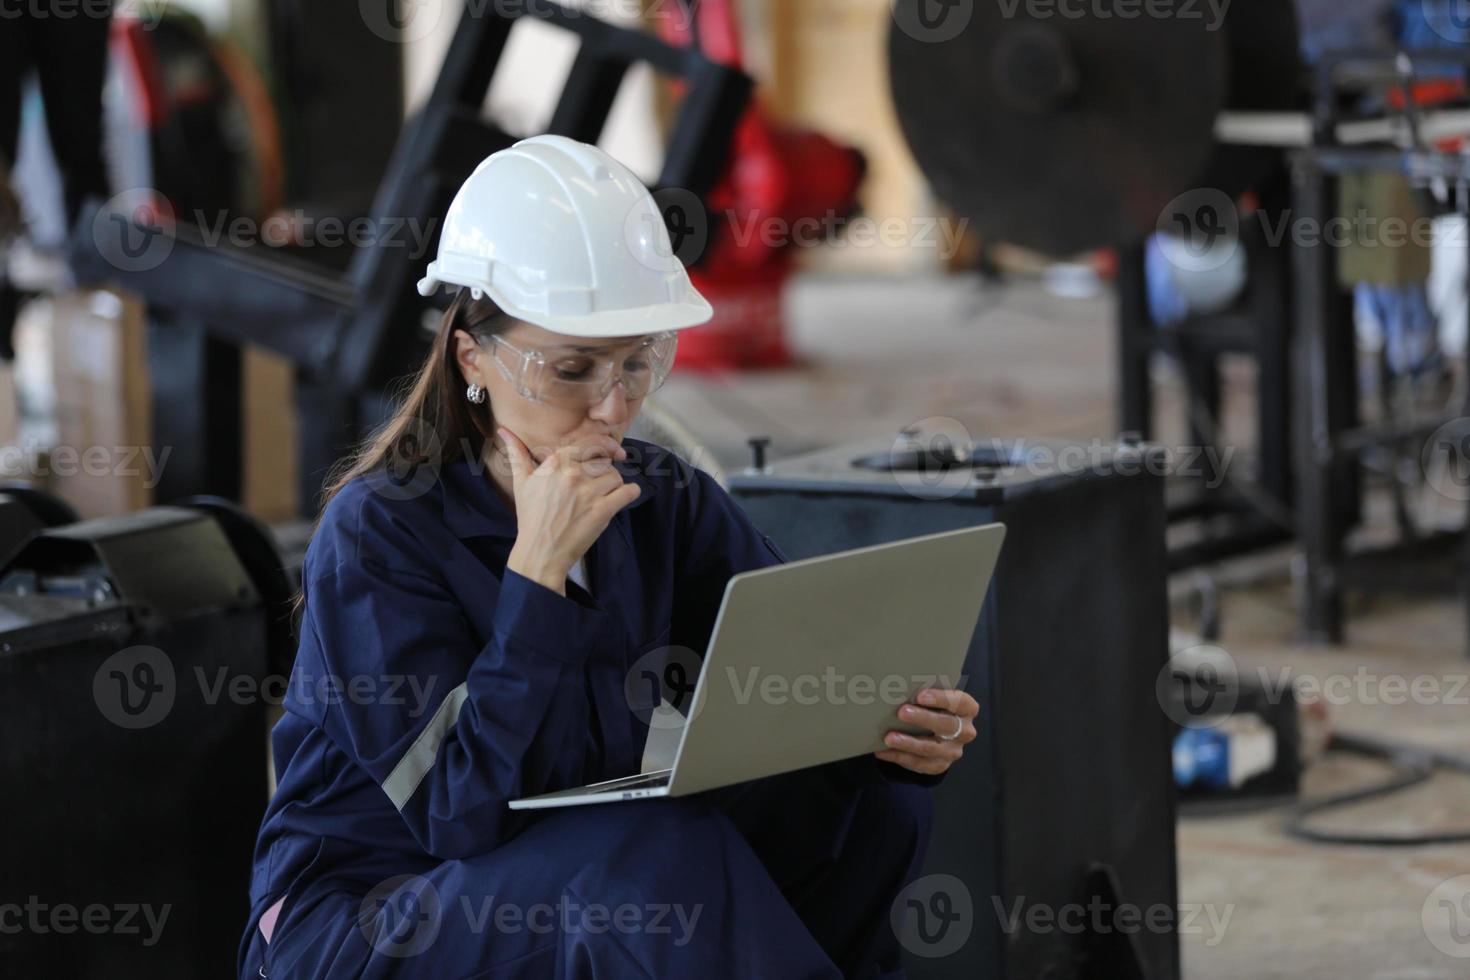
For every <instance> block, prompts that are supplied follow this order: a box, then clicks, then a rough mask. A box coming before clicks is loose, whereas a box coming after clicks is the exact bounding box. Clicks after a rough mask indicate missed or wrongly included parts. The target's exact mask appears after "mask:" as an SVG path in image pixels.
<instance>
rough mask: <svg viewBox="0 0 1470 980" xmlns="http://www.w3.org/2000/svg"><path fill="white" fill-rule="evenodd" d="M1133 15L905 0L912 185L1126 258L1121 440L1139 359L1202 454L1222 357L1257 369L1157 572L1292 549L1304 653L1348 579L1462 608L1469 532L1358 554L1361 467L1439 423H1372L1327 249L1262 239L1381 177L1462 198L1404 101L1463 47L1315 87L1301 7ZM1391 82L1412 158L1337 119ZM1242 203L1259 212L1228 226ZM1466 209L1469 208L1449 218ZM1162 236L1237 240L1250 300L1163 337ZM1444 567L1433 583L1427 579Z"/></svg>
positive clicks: (1139, 398) (998, 226) (1174, 486)
mask: <svg viewBox="0 0 1470 980" xmlns="http://www.w3.org/2000/svg"><path fill="white" fill-rule="evenodd" d="M1128 10H1129V8H1125V7H1124V6H1122V5H1118V6H1116V7H1115V6H1113V5H1107V4H1092V5H1087V4H1077V5H1075V6H1073V7H1069V8H1068V9H1067V11H1066V12H1065V15H1064V14H1063V12H1062V11H1061V8H1060V7H1058V8H1055V9H1054V8H1052V7H1051V6H1050V5H1031V4H1019V5H1005V4H1001V5H986V4H973V5H972V4H948V5H940V7H939V11H938V13H936V10H935V7H934V5H930V4H928V3H927V0H899V3H898V4H897V6H896V9H895V19H894V26H893V28H892V30H891V32H890V42H889V61H890V74H891V78H892V88H893V95H894V99H895V103H896V106H897V110H898V115H899V119H900V121H901V123H902V126H903V130H904V133H905V135H906V137H907V139H908V142H909V145H910V147H911V148H912V150H913V152H914V155H915V157H916V159H917V160H918V162H919V164H920V166H921V167H922V168H923V170H924V172H925V173H926V175H927V176H928V177H929V179H930V181H931V182H932V183H933V185H934V188H935V190H936V192H937V193H938V195H939V196H940V197H941V198H942V199H943V200H944V201H946V202H947V203H948V204H950V205H951V206H953V207H954V208H955V209H956V210H957V211H959V212H960V213H961V214H963V215H966V216H968V217H970V218H971V219H973V220H974V222H975V224H976V226H977V228H978V229H979V230H980V231H981V232H982V233H983V234H985V235H986V236H988V237H990V238H993V239H996V240H1001V241H1008V242H1012V243H1015V244H1019V245H1023V246H1028V247H1031V248H1034V249H1037V250H1039V251H1042V252H1047V253H1051V254H1072V253H1076V252H1080V251H1083V250H1087V249H1094V248H1101V247H1116V248H1117V249H1118V250H1119V255H1120V268H1119V289H1118V292H1119V307H1118V330H1119V333H1118V357H1119V360H1118V375H1117V376H1118V382H1119V383H1118V397H1119V423H1120V425H1119V428H1120V430H1121V431H1122V432H1124V433H1135V434H1137V435H1139V436H1140V437H1142V438H1144V439H1147V438H1149V437H1150V433H1151V431H1152V429H1153V418H1152V414H1153V398H1152V384H1151V381H1150V378H1149V364H1150V360H1151V358H1152V356H1153V355H1154V353H1155V352H1157V351H1165V352H1167V353H1169V354H1170V355H1172V357H1173V359H1174V360H1175V361H1176V363H1178V364H1179V365H1180V366H1181V369H1182V374H1183V377H1184V379H1185V382H1186V386H1187V388H1188V403H1189V418H1188V421H1189V429H1190V431H1191V433H1192V438H1193V440H1194V442H1195V444H1196V445H1198V446H1201V447H1205V446H1216V447H1218V446H1219V445H1220V440H1221V436H1220V433H1219V431H1218V429H1219V428H1220V427H1219V424H1218V421H1217V420H1218V419H1219V418H1220V405H1221V383H1220V377H1221V376H1220V368H1221V357H1222V355H1225V354H1229V353H1244V354H1248V355H1250V356H1251V357H1252V358H1253V359H1254V361H1255V363H1256V366H1257V369H1258V373H1257V385H1256V392H1257V426H1256V429H1257V445H1256V460H1255V462H1256V466H1255V471H1254V473H1250V474H1248V475H1244V474H1242V473H1239V472H1234V473H1231V474H1228V478H1226V479H1224V480H1223V481H1222V482H1221V484H1220V485H1218V486H1209V487H1206V486H1202V485H1196V482H1195V481H1185V480H1182V479H1179V480H1171V481H1170V488H1169V491H1170V492H1169V518H1170V519H1169V524H1170V531H1171V539H1173V546H1172V547H1171V549H1170V566H1171V568H1173V569H1176V570H1177V569H1184V568H1189V567H1192V566H1195V565H1198V564H1201V563H1205V562H1210V561H1213V560H1216V559H1219V558H1223V557H1227V556H1229V555H1232V554H1240V553H1243V552H1248V551H1253V550H1256V549H1259V548H1261V547H1265V546H1269V545H1273V544H1278V543H1283V542H1288V541H1292V540H1295V541H1296V542H1297V544H1298V546H1299V549H1300V552H1299V555H1298V561H1297V563H1296V565H1295V566H1294V569H1293V570H1294V573H1295V575H1296V578H1297V584H1298V587H1299V592H1300V599H1301V603H1300V604H1301V629H1302V634H1303V637H1304V638H1305V639H1307V640H1309V641H1327V642H1334V643H1335V642H1340V641H1341V638H1342V629H1343V627H1342V612H1341V606H1342V601H1341V595H1342V592H1343V589H1344V588H1345V587H1346V586H1347V585H1349V584H1351V585H1353V586H1355V587H1371V588H1383V587H1390V588H1408V589H1411V590H1422V588H1423V587H1424V585H1425V582H1426V580H1427V579H1433V580H1434V581H1435V582H1436V583H1437V584H1438V585H1439V586H1443V584H1444V583H1446V582H1451V583H1455V585H1454V587H1455V588H1456V589H1457V590H1459V591H1464V592H1467V594H1470V575H1467V574H1466V571H1465V568H1464V565H1465V561H1464V559H1463V556H1462V555H1461V552H1462V551H1463V548H1462V546H1461V545H1460V543H1459V542H1460V541H1461V540H1462V539H1463V538H1464V537H1465V535H1463V534H1462V533H1461V532H1459V531H1455V532H1451V533H1449V534H1436V533H1428V532H1426V531H1425V529H1423V528H1416V527H1414V526H1413V523H1412V522H1411V521H1407V520H1403V519H1401V520H1400V521H1399V524H1400V539H1401V540H1400V542H1399V543H1397V544H1396V545H1394V546H1391V547H1389V548H1386V549H1383V548H1380V549H1376V550H1374V551H1371V552H1370V551H1360V552H1354V553H1349V552H1348V549H1347V547H1346V544H1345V541H1346V539H1347V537H1348V535H1349V533H1350V532H1351V531H1352V530H1353V529H1354V527H1355V526H1356V525H1357V524H1359V523H1360V522H1361V517H1362V512H1363V506H1364V501H1363V484H1364V479H1365V477H1364V471H1363V470H1364V468H1363V465H1362V460H1363V459H1364V458H1365V454H1367V453H1370V452H1378V453H1383V454H1389V455H1391V456H1392V457H1393V458H1394V459H1395V460H1397V459H1398V458H1399V457H1403V456H1407V457H1417V455H1418V454H1417V449H1418V448H1419V447H1420V446H1423V445H1424V443H1425V438H1426V437H1427V436H1429V435H1430V433H1432V432H1434V431H1435V430H1436V429H1437V428H1438V427H1439V426H1441V425H1443V424H1444V423H1445V422H1446V421H1447V418H1435V419H1433V420H1430V421H1429V422H1427V423H1426V422H1423V421H1422V420H1415V422H1414V424H1411V425H1410V424H1404V422H1403V420H1399V419H1389V420H1387V421H1385V422H1380V423H1377V424H1365V423H1364V421H1363V419H1362V418H1360V414H1359V408H1358V404H1357V401H1358V397H1357V396H1358V388H1359V379H1358V370H1357V363H1356V360H1355V346H1354V343H1353V332H1354V331H1353V322H1352V317H1351V304H1350V297H1349V294H1348V292H1347V290H1346V289H1345V288H1344V287H1343V286H1342V285H1341V284H1339V282H1338V281H1337V280H1336V279H1335V277H1333V276H1332V275H1331V266H1332V261H1333V249H1331V248H1329V247H1326V246H1323V247H1317V248H1310V247H1305V248H1298V247H1294V241H1293V236H1292V235H1291V234H1284V235H1281V236H1280V237H1273V236H1272V235H1270V234H1267V233H1266V232H1267V230H1268V229H1273V228H1275V229H1280V228H1284V227H1288V225H1287V223H1289V222H1296V223H1300V222H1301V221H1303V220H1307V221H1313V220H1315V221H1319V222H1320V221H1322V220H1324V219H1326V218H1328V217H1330V216H1331V215H1332V211H1331V210H1330V207H1329V203H1330V202H1331V201H1333V200H1334V194H1335V192H1336V181H1337V178H1338V176H1339V175H1340V174H1342V173H1345V172H1360V173H1361V172H1366V171H1369V170H1377V171H1383V170H1390V171H1395V172H1399V173H1403V174H1407V175H1409V176H1411V178H1412V179H1414V180H1416V181H1419V182H1420V183H1421V184H1423V183H1427V182H1429V181H1430V180H1431V179H1439V180H1447V181H1449V182H1450V183H1451V184H1455V183H1456V182H1461V186H1462V188H1463V180H1464V169H1465V168H1464V165H1463V157H1459V156H1458V155H1457V154H1446V153H1439V152H1435V151H1433V150H1432V149H1429V148H1428V147H1427V146H1426V142H1425V141H1424V140H1422V139H1420V130H1419V128H1418V126H1417V125H1416V119H1415V110H1414V108H1413V102H1414V95H1413V92H1412V88H1413V84H1414V82H1415V81H1416V80H1417V77H1418V76H1417V74H1416V71H1417V69H1416V67H1415V66H1417V65H1419V64H1422V63H1433V64H1437V65H1442V64H1443V63H1445V62H1450V63H1453V64H1456V65H1464V63H1465V61H1466V59H1465V58H1464V56H1463V54H1462V52H1449V53H1446V52H1440V51H1434V52H1428V53H1421V54H1422V57H1417V56H1416V53H1413V52H1401V51H1393V50H1388V51H1374V52H1366V53H1365V52H1349V53H1346V54H1333V53H1328V54H1327V55H1324V56H1323V57H1322V58H1321V59H1320V61H1319V63H1318V64H1317V65H1315V66H1312V67H1313V68H1314V70H1315V72H1316V84H1315V86H1314V85H1313V84H1312V81H1311V78H1312V75H1311V72H1310V71H1309V68H1308V66H1307V65H1305V64H1304V62H1303V60H1302V57H1301V55H1300V54H1299V52H1298V49H1299V30H1298V18H1297V14H1296V10H1295V4H1293V3H1291V2H1285V0H1249V2H1236V3H1233V4H1229V5H1225V7H1224V8H1223V9H1220V10H1218V11H1213V12H1207V11H1205V10H1204V9H1203V5H1200V6H1199V7H1197V8H1194V10H1193V11H1192V12H1190V13H1189V14H1187V15H1186V13H1185V10H1186V8H1185V7H1184V6H1180V7H1178V8H1177V9H1175V10H1174V13H1175V14H1176V16H1167V17H1159V16H1152V15H1149V14H1148V13H1147V12H1142V13H1140V14H1139V15H1138V16H1131V15H1129V13H1128ZM1217 18H1218V22H1216V20H1217ZM1349 62H1351V64H1348V63H1349ZM1375 62H1376V63H1375ZM1345 68H1346V69H1351V70H1348V71H1344V70H1342V69H1345ZM1385 73H1386V75H1387V77H1388V79H1389V80H1390V83H1394V80H1395V79H1397V83H1398V84H1399V85H1400V87H1401V88H1402V91H1403V94H1404V97H1405V104H1406V105H1407V106H1408V107H1409V108H1408V110H1407V111H1406V113H1405V116H1406V119H1405V123H1406V125H1405V126H1404V127H1403V129H1404V131H1405V132H1404V134H1403V135H1406V136H1407V137H1408V138H1409V139H1410V140H1411V142H1412V148H1411V149H1410V150H1409V151H1408V152H1405V153H1401V152H1399V151H1398V150H1397V149H1388V150H1387V151H1384V150H1383V148H1382V147H1381V146H1380V148H1379V149H1378V150H1374V149H1372V148H1369V147H1366V146H1362V145H1354V146H1347V145H1344V143H1345V142H1346V141H1348V140H1350V139H1358V138H1359V137H1357V136H1350V135H1349V130H1350V129H1351V128H1352V127H1350V126H1342V125H1340V124H1341V123H1344V122H1355V123H1362V122H1363V120H1361V119H1359V120H1354V119H1351V118H1349V116H1350V114H1351V112H1352V111H1353V107H1354V106H1355V105H1357V104H1359V103H1360V102H1361V101H1362V100H1361V99H1359V97H1358V96H1359V94H1360V91H1359V89H1360V88H1361V87H1362V84H1363V79H1365V78H1367V79H1370V80H1371V81H1372V83H1373V84H1380V85H1381V84H1382V79H1383V78H1384V76H1385ZM1461 74H1462V75H1463V71H1462V72H1461ZM1354 85H1357V86H1359V89H1355V88H1354ZM937 92H944V93H945V97H944V98H935V97H934V95H935V93H937ZM1379 112H1380V114H1381V110H1379ZM1394 121H1395V120H1393V119H1388V120H1383V119H1376V120H1372V119H1370V120H1368V122H1369V123H1370V128H1371V126H1373V125H1378V124H1382V125H1379V126H1378V128H1380V129H1381V130H1382V133H1381V134H1380V136H1379V137H1378V138H1379V139H1380V140H1381V139H1384V138H1386V137H1393V136H1395V135H1396V129H1395V127H1394V126H1392V125H1390V124H1391V123H1393V122H1394ZM1283 131H1284V132H1286V133H1287V135H1286V136H1282V135H1281V134H1282V132H1283ZM1263 133H1264V134H1265V135H1261V134H1263ZM1375 153H1376V158H1375V156H1374V154H1375ZM1349 158H1351V160H1352V161H1356V162H1348V160H1349ZM1246 192H1250V197H1251V198H1252V199H1253V207H1254V210H1241V209H1239V207H1238V203H1237V202H1238V201H1239V200H1240V199H1241V198H1242V196H1243V195H1244V194H1245V193H1246ZM1465 196H1466V195H1465V194H1464V192H1463V189H1462V190H1461V192H1460V194H1459V199H1458V201H1457V202H1456V206H1458V207H1459V208H1461V209H1462V210H1463V209H1464V208H1465V207H1466V206H1467V205H1466V202H1465V200H1464V198H1465ZM1212 202H1224V203H1223V204H1218V203H1212ZM1166 229H1172V230H1176V231H1182V232H1183V233H1184V235H1185V236H1186V238H1187V240H1188V241H1189V242H1190V243H1191V244H1195V243H1197V242H1198V241H1199V239H1201V238H1208V239H1211V240H1213V239H1214V238H1215V237H1216V236H1218V235H1219V234H1229V235H1235V236H1237V237H1238V241H1237V244H1238V247H1239V248H1240V249H1242V250H1243V251H1244V253H1245V256H1246V261H1247V265H1248V268H1249V279H1248V288H1247V290H1246V292H1245V294H1244V295H1243V296H1242V297H1241V299H1240V300H1239V301H1238V302H1236V303H1235V304H1234V305H1233V306H1231V307H1230V308H1229V309H1226V310H1224V311H1222V312H1217V313H1210V314H1198V315H1193V316H1190V317H1188V318H1187V319H1186V320H1185V321H1184V322H1182V323H1178V324H1176V325H1172V326H1161V325H1159V324H1157V323H1155V322H1154V320H1153V318H1152V316H1151V314H1150V311H1149V308H1148V305H1147V302H1146V299H1145V295H1146V288H1145V253H1144V241H1145V239H1146V238H1147V237H1148V236H1149V235H1150V234H1152V233H1154V232H1156V231H1163V230H1166ZM1459 412H1460V409H1459V406H1455V411H1454V412H1452V413H1451V415H1454V414H1459ZM1451 441H1458V440H1451ZM1450 452H1451V454H1452V456H1453V454H1454V453H1456V452H1460V453H1463V447H1462V446H1459V445H1456V446H1452V447H1451V448H1450ZM1455 458H1456V459H1458V457H1455ZM1394 465H1395V466H1396V465H1398V464H1397V463H1395V464H1394ZM1208 476H1209V477H1212V478H1220V477H1226V476H1227V474H1208ZM1397 479H1398V476H1397V474H1396V473H1394V474H1391V475H1390V483H1394V481H1396V480H1397ZM1394 489H1395V492H1397V485H1396V484H1394ZM1399 510H1400V516H1401V517H1402V512H1403V508H1402V507H1400V508H1399ZM1435 560H1438V568H1437V574H1435V575H1425V574H1423V572H1424V570H1425V569H1426V568H1428V567H1429V565H1430V563H1431V562H1433V561H1435ZM1456 563H1458V564H1459V566H1460V567H1459V568H1458V569H1456V568H1454V567H1453V566H1454V565H1455V564H1456ZM1446 571H1447V574H1446ZM1211 625H1212V624H1209V623H1207V625H1206V629H1207V631H1208V630H1209V629H1210V628H1211ZM1207 635H1208V632H1207Z"/></svg>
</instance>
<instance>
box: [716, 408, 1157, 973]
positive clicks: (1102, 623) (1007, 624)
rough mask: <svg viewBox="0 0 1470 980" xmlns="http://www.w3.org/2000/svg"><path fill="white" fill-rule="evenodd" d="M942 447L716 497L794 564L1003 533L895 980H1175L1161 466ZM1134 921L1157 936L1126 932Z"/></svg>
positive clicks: (878, 445) (791, 465) (1075, 448)
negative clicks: (971, 704)
mask: <svg viewBox="0 0 1470 980" xmlns="http://www.w3.org/2000/svg"><path fill="white" fill-rule="evenodd" d="M943 428H944V427H943V426H940V427H939V430H936V431H924V430H923V429H918V430H912V431H907V432H906V433H905V434H903V435H902V436H900V438H899V439H898V440H897V441H896V442H895V441H892V440H885V439H879V440H874V441H872V442H870V443H861V444H856V445H850V446H843V447H840V448H837V449H832V450H826V451H822V452H818V453H814V454H811V455H806V456H800V457H796V458H792V459H787V460H783V461H781V462H778V463H776V464H774V465H772V466H770V467H766V466H764V465H763V461H762V460H761V459H759V458H758V459H757V461H756V462H755V464H754V466H753V467H751V468H750V469H748V470H746V471H744V472H743V473H738V474H735V473H732V474H731V477H730V490H731V493H732V494H733V495H734V496H735V498H736V499H737V500H738V501H739V502H740V505H741V507H742V508H743V509H744V510H745V511H746V513H748V514H749V515H750V517H751V519H752V520H753V521H754V522H755V524H756V525H757V526H758V527H759V528H761V530H762V531H764V532H766V533H767V534H769V535H770V536H771V537H772V538H773V539H774V540H775V541H776V543H777V544H779V545H780V546H781V548H782V549H783V550H784V551H785V552H786V553H787V554H788V555H789V556H790V557H791V558H792V559H801V558H809V557H812V556H814V555H820V554H826V553H830V552H834V551H841V550H844V549H847V548H856V547H862V546H864V545H871V544H878V543H881V542H885V541H893V540H897V539H901V538H908V537H914V536H917V535H922V534H928V533H935V532H939V531H945V530H951V529H954V528H960V527H968V526H975V525H980V524H988V523H991V522H993V521H1000V522H1002V523H1004V524H1005V525H1006V529H1007V530H1006V543H1005V547H1004V548H1003V549H1002V551H1001V556H1000V563H999V565H998V566H997V567H996V571H995V577H994V579H993V580H992V584H991V587H990V593H989V595H988V596H987V598H986V603H985V607H984V609H983V611H982V612H981V615H980V624H979V628H978V629H977V630H976V633H975V636H974V639H973V640H972V642H971V645H970V651H969V654H968V657H967V660H966V664H965V675H966V677H967V678H968V682H967V684H966V690H968V691H969V692H970V693H971V694H972V695H973V696H974V697H975V699H976V700H977V701H979V703H980V717H981V719H982V720H983V722H984V723H983V724H980V725H978V726H977V728H978V730H979V733H980V734H979V737H978V738H977V739H976V741H975V742H973V743H971V744H970V746H969V747H968V748H967V749H966V756H965V761H964V764H963V765H960V766H956V767H955V768H954V769H952V770H951V771H950V772H949V774H948V775H947V776H946V778H945V781H944V783H943V784H942V785H941V786H940V787H939V788H938V789H936V790H935V829H934V838H933V841H932V843H931V845H930V851H929V859H928V864H927V865H926V868H925V872H924V875H925V877H924V878H923V879H921V881H920V883H919V886H918V888H919V892H916V893H915V894H914V895H912V896H911V897H912V898H913V900H914V901H915V902H917V903H918V906H919V907H918V908H917V909H915V910H914V913H913V916H912V917H910V918H909V919H906V920H905V921H904V931H903V933H901V935H902V938H903V940H904V945H905V948H906V949H907V950H908V953H909V959H908V964H907V965H908V970H909V975H910V976H912V977H914V978H916V980H918V978H925V980H928V978H934V980H940V978H945V980H948V978H952V977H996V978H1013V980H1031V978H1036V977H1048V978H1054V980H1064V978H1073V977H1076V978H1084V977H1108V978H1132V977H1136V978H1149V980H1172V978H1177V977H1178V976H1179V949H1178V943H1177V938H1176V936H1175V933H1174V927H1175V908H1176V905H1177V890H1176V872H1175V849H1174V791H1173V780H1172V777H1171V772H1170V742H1171V739H1172V725H1171V722H1170V721H1169V719H1168V717H1167V715H1166V713H1165V711H1164V708H1163V706H1162V705H1161V704H1160V702H1159V700H1158V698H1157V695H1156V693H1155V692H1156V690H1157V685H1158V682H1159V678H1160V675H1161V674H1162V673H1163V672H1164V671H1165V670H1166V668H1167V664H1168V660H1169V648H1168V618H1169V617H1168V596H1167V590H1166V586H1165V583H1166V577H1167V563H1166V555H1165V551H1164V501H1163V487H1162V483H1163V477H1162V473H1163V468H1164V464H1163V462H1162V460H1161V459H1160V458H1159V457H1158V453H1157V450H1156V449H1154V448H1152V447H1147V446H1143V445H1099V446H1087V445H1081V444H1068V443H1058V442H1041V441H1031V440H1003V439H997V440H994V441H992V442H989V443H986V442H983V441H982V442H976V443H973V444H970V443H968V442H967V440H965V439H964V438H963V436H962V435H960V434H951V433H947V432H945V431H941V430H942V429H943ZM758 456H759V454H758ZM956 879H957V880H956ZM1038 908H1039V909H1041V910H1042V912H1043V913H1045V914H1048V915H1052V916H1056V915H1060V914H1068V915H1070V913H1072V912H1076V911H1077V910H1079V909H1081V910H1090V909H1101V910H1102V911H1101V912H1099V913H1098V914H1096V915H1094V914H1093V913H1092V912H1090V911H1089V912H1087V913H1086V914H1085V915H1083V917H1082V919H1080V920H1077V921H1085V922H1087V923H1088V926H1087V927H1086V928H1069V929H1066V930H1063V929H1060V928H1057V927H1056V921H1057V920H1055V919H1053V920H1050V921H1051V923H1052V925H1051V926H1050V927H1040V928H1039V927H1037V926H1036V925H1035V923H1036V922H1037V921H1039V920H1037V919H1033V918H1031V916H1032V914H1033V910H1034V909H1038ZM1135 915H1153V916H1155V921H1156V923H1157V926H1156V928H1153V929H1147V930H1137V929H1129V928H1124V927H1123V926H1124V925H1125V923H1126V921H1127V920H1128V917H1129V916H1135ZM1068 921H1069V922H1070V921H1072V920H1071V919H1069V920H1068ZM1140 921H1142V920H1140Z"/></svg>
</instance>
